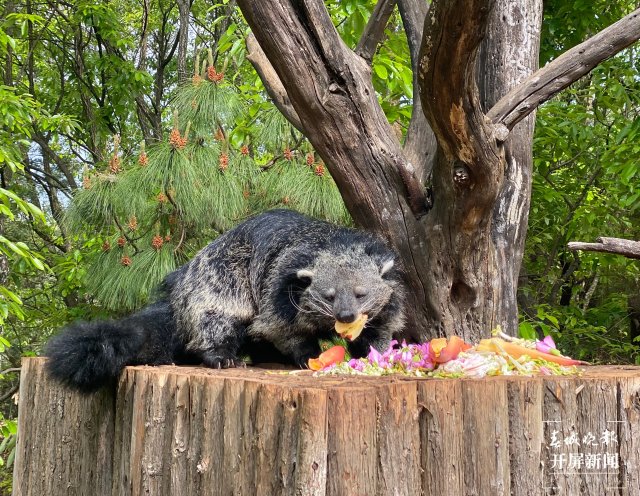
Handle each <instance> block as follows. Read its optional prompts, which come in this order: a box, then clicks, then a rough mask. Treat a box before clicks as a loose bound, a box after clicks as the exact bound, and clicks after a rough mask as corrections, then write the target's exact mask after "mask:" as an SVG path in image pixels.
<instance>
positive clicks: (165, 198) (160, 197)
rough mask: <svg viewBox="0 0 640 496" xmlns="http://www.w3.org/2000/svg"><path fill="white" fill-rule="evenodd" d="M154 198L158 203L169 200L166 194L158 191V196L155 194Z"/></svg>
mask: <svg viewBox="0 0 640 496" xmlns="http://www.w3.org/2000/svg"><path fill="white" fill-rule="evenodd" d="M156 199H157V200H158V201H159V202H160V203H167V201H169V199H168V198H167V195H165V194H164V193H158V196H156Z"/></svg>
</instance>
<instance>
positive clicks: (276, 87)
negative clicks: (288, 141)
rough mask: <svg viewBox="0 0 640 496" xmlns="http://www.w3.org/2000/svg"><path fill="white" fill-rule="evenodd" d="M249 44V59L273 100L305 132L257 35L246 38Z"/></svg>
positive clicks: (291, 121) (283, 113) (297, 127)
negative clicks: (257, 39)
mask: <svg viewBox="0 0 640 496" xmlns="http://www.w3.org/2000/svg"><path fill="white" fill-rule="evenodd" d="M246 44H247V60H248V61H249V62H251V64H252V65H253V67H254V68H255V70H256V72H257V73H258V75H259V76H260V79H261V80H262V83H263V84H264V87H265V89H266V90H267V93H268V94H269V96H270V97H271V99H272V100H273V103H274V104H275V106H276V107H278V110H280V112H282V115H284V116H285V117H286V118H287V120H288V121H289V122H290V123H291V124H293V126H294V127H295V128H296V129H297V130H298V131H300V132H303V128H302V123H301V122H300V117H298V113H297V112H296V110H295V109H294V108H293V106H292V105H291V101H290V100H289V95H288V94H287V90H286V89H285V88H284V86H283V85H282V82H281V81H280V78H279V77H278V75H277V74H276V71H275V70H274V69H273V66H272V65H271V62H269V59H268V58H267V56H266V55H265V54H264V52H263V51H262V48H260V45H259V44H258V42H257V41H256V38H255V36H253V35H252V34H250V35H249V36H247V39H246Z"/></svg>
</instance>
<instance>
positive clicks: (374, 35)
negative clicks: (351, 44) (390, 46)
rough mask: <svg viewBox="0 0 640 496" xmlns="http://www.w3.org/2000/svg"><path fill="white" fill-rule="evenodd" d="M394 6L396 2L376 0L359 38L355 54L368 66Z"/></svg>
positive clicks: (392, 0)
mask: <svg viewBox="0 0 640 496" xmlns="http://www.w3.org/2000/svg"><path fill="white" fill-rule="evenodd" d="M395 6H396V0H378V3H377V4H376V6H375V8H374V9H373V12H372V13H371V16H370V17H369V21H368V22H367V25H366V26H365V28H364V32H363V33H362V36H361V37H360V41H358V46H357V47H356V49H355V52H356V54H357V55H360V57H362V58H363V59H365V60H366V61H367V62H368V63H369V64H371V61H372V60H373V56H374V55H375V53H376V50H377V49H378V44H380V41H382V37H383V36H384V30H385V28H386V27H387V23H388V22H389V17H391V14H392V13H393V9H394V8H395Z"/></svg>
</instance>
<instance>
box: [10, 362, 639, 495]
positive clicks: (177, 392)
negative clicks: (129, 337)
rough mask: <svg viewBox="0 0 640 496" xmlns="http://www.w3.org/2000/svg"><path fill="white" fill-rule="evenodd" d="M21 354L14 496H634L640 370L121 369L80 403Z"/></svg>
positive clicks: (636, 487) (40, 364) (78, 397)
mask: <svg viewBox="0 0 640 496" xmlns="http://www.w3.org/2000/svg"><path fill="white" fill-rule="evenodd" d="M44 362H45V359H43V358H26V359H24V361H23V369H22V377H21V386H20V410H19V440H18V447H17V454H16V463H15V469H14V495H15V496H18V495H20V496H22V495H36V496H42V495H48V496H57V495H65V496H66V495H79V496H87V495H91V496H93V495H96V496H106V495H112V496H124V495H140V494H149V495H172V496H180V495H253V494H257V495H269V496H272V495H280V494H287V495H289V494H291V495H313V496H316V495H318V496H320V495H348V496H355V495H367V496H370V495H411V496H414V495H421V494H424V495H437V496H441V495H452V496H461V495H464V496H469V495H479V496H489V495H491V496H493V495H541V494H561V495H570V496H575V495H593V496H603V495H628V496H637V495H638V494H640V367H620V366H616V367H587V368H586V371H585V373H584V375H582V376H581V377H532V378H523V377H493V378H485V379H475V380H474V379H413V378H402V377H395V376H394V377H382V378H372V377H364V378H360V377H322V378H320V377H313V376H311V374H310V373H309V372H301V373H297V374H295V375H289V374H286V373H281V372H278V371H271V370H265V369H256V368H247V369H232V370H210V369H205V368H198V367H174V366H164V367H128V368H127V369H126V370H125V372H124V373H123V374H122V376H121V378H120V381H119V384H118V386H117V389H115V390H109V391H103V392H100V393H97V394H94V395H91V396H81V395H79V394H77V393H74V392H70V391H68V390H66V389H64V388H62V387H60V386H58V385H57V384H55V383H52V382H51V381H50V380H49V379H48V377H47V376H46V375H45V373H44V370H43V369H44Z"/></svg>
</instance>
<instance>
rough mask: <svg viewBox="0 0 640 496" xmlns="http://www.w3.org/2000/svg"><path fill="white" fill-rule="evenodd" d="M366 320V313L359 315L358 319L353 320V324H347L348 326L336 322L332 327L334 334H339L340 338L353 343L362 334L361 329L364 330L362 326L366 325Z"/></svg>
mask: <svg viewBox="0 0 640 496" xmlns="http://www.w3.org/2000/svg"><path fill="white" fill-rule="evenodd" d="M368 318H369V316H368V315H367V314H366V313H361V314H360V315H358V318H357V319H356V320H354V321H353V322H349V323H348V324H346V323H344V322H339V321H337V320H336V323H335V326H334V327H335V329H336V332H337V333H338V334H340V337H343V338H345V339H348V340H349V341H353V340H354V339H356V338H357V337H358V336H360V333H361V332H362V329H364V325H365V324H366V323H367V319H368Z"/></svg>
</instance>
